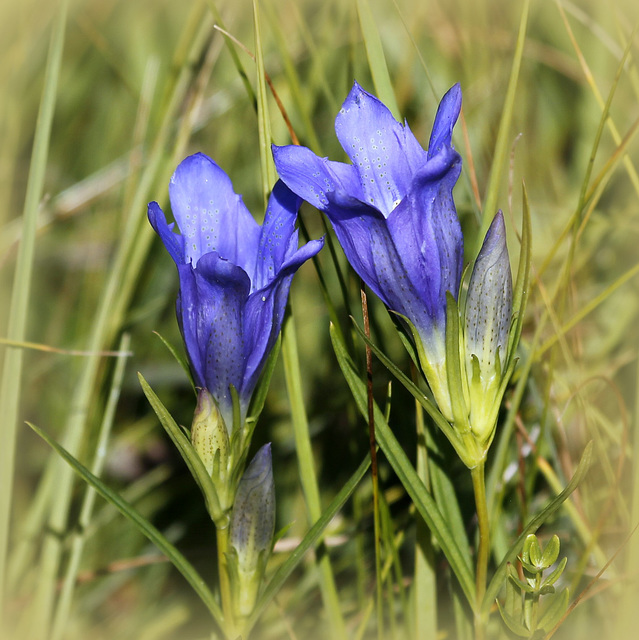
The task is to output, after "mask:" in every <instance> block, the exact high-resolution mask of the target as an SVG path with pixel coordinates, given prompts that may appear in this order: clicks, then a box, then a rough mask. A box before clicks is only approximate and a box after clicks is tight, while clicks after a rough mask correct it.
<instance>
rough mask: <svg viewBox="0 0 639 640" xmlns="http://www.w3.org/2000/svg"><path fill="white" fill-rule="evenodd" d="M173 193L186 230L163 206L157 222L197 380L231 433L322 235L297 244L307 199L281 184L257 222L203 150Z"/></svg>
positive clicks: (187, 163)
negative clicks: (236, 405) (295, 282)
mask: <svg viewBox="0 0 639 640" xmlns="http://www.w3.org/2000/svg"><path fill="white" fill-rule="evenodd" d="M169 196H170V200H171V207H172V210H173V215H174V217H175V220H176V222H177V226H178V228H179V230H180V231H181V235H180V234H177V233H174V232H173V226H174V225H173V224H167V222H166V219H165V216H164V213H163V212H162V210H161V209H160V207H159V205H158V204H157V202H151V203H150V204H149V207H148V216H149V221H150V222H151V225H152V226H153V228H154V229H155V231H156V233H157V234H158V235H159V236H160V238H161V239H162V242H163V243H164V246H165V247H166V249H167V251H168V252H169V254H170V255H171V257H172V258H173V260H174V261H175V264H176V265H177V268H178V275H179V281H180V289H179V293H178V298H177V316H178V322H179V325H180V330H181V332H182V337H183V338H184V343H185V346H186V351H187V354H188V357H189V361H190V364H191V369H192V371H193V376H194V378H195V383H196V385H197V386H199V387H202V388H206V389H207V390H208V391H209V392H210V393H211V395H212V396H213V398H214V399H215V401H216V402H217V405H218V407H219V410H220V413H221V414H222V417H223V419H224V422H225V424H226V426H227V429H228V430H229V432H230V431H231V429H232V425H233V424H234V423H233V407H232V396H231V393H230V386H231V385H233V387H235V389H236V390H237V393H238V396H239V401H240V412H241V415H240V416H239V418H240V424H241V425H242V424H243V423H244V420H245V418H246V414H247V411H248V405H249V401H250V399H251V394H252V393H253V390H254V389H255V385H256V383H257V380H258V378H259V375H260V373H261V371H262V369H263V367H264V364H265V362H266V359H267V357H268V355H269V353H270V351H271V349H272V347H273V345H274V344H275V341H276V340H277V337H278V335H279V332H280V329H281V327H282V320H283V317H284V310H285V307H286V301H287V298H288V292H289V288H290V285H291V279H292V278H293V275H294V273H295V272H296V271H297V269H298V268H299V267H300V266H301V265H302V263H304V262H305V261H306V260H308V259H309V258H311V257H312V256H314V255H315V254H316V253H317V252H318V251H319V250H320V249H321V248H322V246H323V243H324V241H323V239H322V240H312V241H311V242H309V243H307V244H306V245H304V246H302V247H301V248H298V233H297V231H296V230H295V222H296V219H297V211H298V209H299V205H300V200H299V198H297V197H296V196H295V195H294V194H293V193H291V191H290V190H289V189H288V188H287V187H286V186H285V185H284V184H282V183H281V182H278V183H277V184H276V185H275V187H274V188H273V192H272V194H271V197H270V199H269V203H268V208H267V211H266V216H265V219H264V224H263V226H260V225H258V224H257V222H255V220H254V219H253V217H252V216H251V214H250V213H249V211H248V209H247V208H246V206H245V205H244V203H243V201H242V197H241V196H238V195H236V194H235V192H234V191H233V185H232V184H231V180H230V179H229V177H228V176H227V175H226V174H225V173H224V171H222V169H220V167H218V166H217V164H215V162H213V160H211V159H210V158H209V157H207V156H206V155H204V154H201V153H198V154H195V155H193V156H190V157H188V158H186V159H185V160H184V161H182V162H181V163H180V165H179V166H178V168H177V169H176V171H175V173H174V174H173V177H172V178H171V183H170V185H169Z"/></svg>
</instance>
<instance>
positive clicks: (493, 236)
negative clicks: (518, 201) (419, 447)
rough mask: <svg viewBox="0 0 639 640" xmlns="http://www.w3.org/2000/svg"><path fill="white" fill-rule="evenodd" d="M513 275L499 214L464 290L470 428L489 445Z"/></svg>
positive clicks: (504, 356)
mask: <svg viewBox="0 0 639 640" xmlns="http://www.w3.org/2000/svg"><path fill="white" fill-rule="evenodd" d="M512 297H513V294H512V276H511V273H510V260H509V258H508V248H507V247H506V229H505V226H504V217H503V215H502V213H501V211H498V212H497V215H496V216H495V218H494V219H493V221H492V223H491V225H490V228H489V229H488V233H487V234H486V238H485V239H484V244H483V245H482V248H481V251H480V252H479V255H478V256H477V260H476V262H475V267H474V269H473V273H472V275H471V277H470V284H469V286H468V297H467V300H466V314H465V315H466V317H465V334H464V335H465V338H464V339H465V350H466V372H467V376H468V386H469V396H470V402H469V405H470V425H471V429H472V430H473V432H474V433H475V435H476V436H477V437H478V438H479V439H480V440H481V441H488V440H489V439H490V437H491V435H492V433H493V430H494V427H495V423H496V421H497V413H498V411H499V404H500V401H501V393H500V388H501V382H502V374H503V373H504V371H503V370H504V365H505V362H506V356H507V353H506V351H507V349H508V332H509V330H510V320H511V315H512Z"/></svg>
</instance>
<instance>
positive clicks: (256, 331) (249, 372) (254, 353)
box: [243, 233, 324, 397]
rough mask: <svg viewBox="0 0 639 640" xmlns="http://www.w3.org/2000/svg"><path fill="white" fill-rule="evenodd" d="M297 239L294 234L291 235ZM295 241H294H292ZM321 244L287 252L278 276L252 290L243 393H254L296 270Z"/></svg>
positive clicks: (246, 313) (316, 242)
mask: <svg viewBox="0 0 639 640" xmlns="http://www.w3.org/2000/svg"><path fill="white" fill-rule="evenodd" d="M294 236H295V238H297V233H295V234H294ZM295 244H297V240H296V241H295ZM323 246H324V239H323V238H322V239H320V240H311V241H310V242H308V243H306V244H305V245H304V246H302V247H300V248H299V249H297V250H296V251H295V252H294V253H293V254H292V255H290V256H289V257H288V258H287V260H286V262H284V264H282V265H281V269H280V270H279V272H278V273H277V276H276V277H275V278H274V279H273V280H271V282H269V283H268V285H266V286H265V287H264V288H262V289H260V290H259V291H256V292H255V293H252V294H251V296H250V297H249V299H248V301H247V303H246V308H245V310H244V344H245V353H246V357H247V359H246V368H245V371H244V387H243V392H244V393H246V394H247V396H248V397H250V395H251V394H252V392H253V389H254V388H255V384H256V383H257V380H258V378H259V376H260V373H261V371H262V369H263V368H264V364H265V363H266V359H267V358H268V355H269V353H270V352H271V349H272V348H273V345H274V344H275V341H276V340H277V336H278V335H279V333H280V330H281V328H282V322H283V321H284V313H285V310H286V302H287V300H288V293H289V290H290V287H291V281H292V279H293V276H294V275H295V272H296V271H297V270H298V269H299V268H300V266H301V265H302V264H303V263H304V262H306V261H307V260H308V259H309V258H312V257H313V256H315V255H316V254H317V253H318V252H319V251H320V250H321V249H322V247H323Z"/></svg>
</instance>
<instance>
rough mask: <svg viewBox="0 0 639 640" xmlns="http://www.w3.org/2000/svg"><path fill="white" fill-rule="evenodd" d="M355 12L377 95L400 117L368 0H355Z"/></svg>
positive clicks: (397, 118) (396, 117) (396, 116)
mask: <svg viewBox="0 0 639 640" xmlns="http://www.w3.org/2000/svg"><path fill="white" fill-rule="evenodd" d="M357 14H358V15H359V23H360V25H361V28H362V37H363V38H364V46H365V47H366V55H367V57H368V66H369V67H370V70H371V74H372V76H373V84H374V85H375V91H376V93H377V97H378V98H379V99H380V100H381V101H382V102H383V103H384V104H385V105H386V106H387V107H388V108H389V109H390V111H391V113H392V114H393V115H394V116H395V119H396V120H399V119H400V112H399V107H398V106H397V100H396V99H395V92H394V91H393V83H392V82H391V79H390V74H389V73H388V65H387V64H386V56H385V55H384V47H383V45H382V39H381V37H380V35H379V30H378V29H377V25H376V24H375V18H374V17H373V12H372V11H371V7H370V4H369V1H368V0H357Z"/></svg>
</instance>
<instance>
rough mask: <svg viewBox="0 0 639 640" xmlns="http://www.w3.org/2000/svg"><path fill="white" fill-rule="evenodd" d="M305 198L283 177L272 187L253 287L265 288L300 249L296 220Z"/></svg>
mask: <svg viewBox="0 0 639 640" xmlns="http://www.w3.org/2000/svg"><path fill="white" fill-rule="evenodd" d="M301 203H302V199H301V198H300V197H299V196H296V195H295V194H294V193H293V192H292V191H291V190H290V189H289V188H288V187H287V186H286V185H285V184H284V183H283V182H282V181H281V180H278V182H277V183H276V184H275V186H274V187H273V191H272V193H271V197H270V198H269V201H268V207H267V209H266V215H265V217H264V223H263V225H262V231H261V234H260V241H259V245H258V249H257V261H256V265H255V274H254V275H253V276H252V277H251V290H252V291H257V290H258V289H262V288H263V287H265V286H266V285H267V284H268V283H269V282H271V281H272V280H273V279H274V278H275V276H276V275H277V273H278V271H279V270H280V267H281V266H282V263H283V262H284V260H285V259H286V258H287V254H288V253H290V252H291V251H292V252H295V251H296V250H297V233H296V232H295V221H296V220H297V212H298V210H299V208H300V204H301Z"/></svg>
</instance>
